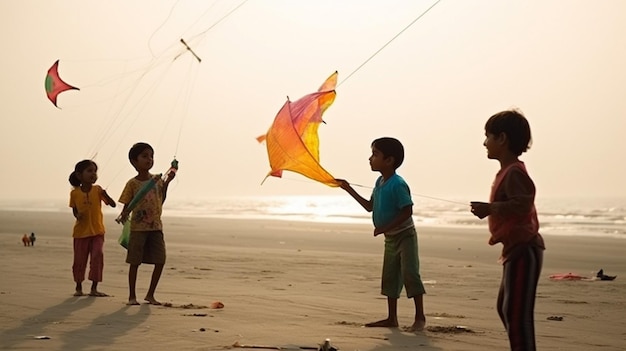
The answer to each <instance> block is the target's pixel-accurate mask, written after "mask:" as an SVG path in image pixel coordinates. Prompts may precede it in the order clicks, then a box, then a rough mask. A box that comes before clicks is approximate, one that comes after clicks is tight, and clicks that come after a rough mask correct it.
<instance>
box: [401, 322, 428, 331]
mask: <svg viewBox="0 0 626 351" xmlns="http://www.w3.org/2000/svg"><path fill="white" fill-rule="evenodd" d="M425 326H426V321H415V323H413V325H412V326H410V327H406V328H404V331H407V332H410V333H411V332H418V331H422V330H424V327H425Z"/></svg>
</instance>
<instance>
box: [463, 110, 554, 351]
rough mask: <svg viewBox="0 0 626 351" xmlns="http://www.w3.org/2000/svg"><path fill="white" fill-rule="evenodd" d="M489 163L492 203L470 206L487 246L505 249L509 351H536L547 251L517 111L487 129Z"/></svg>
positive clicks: (494, 119) (503, 291)
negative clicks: (481, 222) (494, 169)
mask: <svg viewBox="0 0 626 351" xmlns="http://www.w3.org/2000/svg"><path fill="white" fill-rule="evenodd" d="M485 136H486V138H485V141H484V143H483V145H484V146H485V147H486V148H487V157H488V158H490V159H493V160H498V161H499V162H500V170H499V171H498V173H497V174H496V178H495V180H494V182H493V185H492V186H491V195H490V198H489V202H471V204H470V205H471V211H472V213H473V214H474V215H475V216H476V217H478V218H480V219H483V218H485V217H487V216H489V218H488V222H489V231H490V232H491V238H490V239H489V245H495V244H497V243H502V245H503V247H502V254H501V256H500V262H501V263H502V264H503V266H504V269H503V273H502V281H501V283H500V291H499V293H498V300H497V308H498V314H499V315H500V319H501V320H502V323H503V324H504V327H505V328H506V331H507V334H508V337H509V343H510V346H511V350H515V351H517V350H519V351H522V350H524V351H532V350H535V349H536V346H535V326H534V317H533V315H534V309H535V295H536V291H537V282H538V280H539V275H540V273H541V265H542V261H543V250H545V245H544V242H543V238H542V237H541V235H540V234H539V221H538V220H537V211H536V210H535V184H534V183H533V181H532V179H530V176H529V175H528V172H527V171H526V166H525V165H524V162H522V161H520V160H519V156H520V155H521V154H522V153H523V152H526V151H527V150H528V149H529V147H530V144H531V133H530V126H529V124H528V121H527V120H526V118H525V117H524V115H522V114H521V113H520V112H519V111H516V110H509V111H502V112H499V113H496V114H495V115H493V116H491V117H490V118H489V119H488V120H487V123H486V124H485Z"/></svg>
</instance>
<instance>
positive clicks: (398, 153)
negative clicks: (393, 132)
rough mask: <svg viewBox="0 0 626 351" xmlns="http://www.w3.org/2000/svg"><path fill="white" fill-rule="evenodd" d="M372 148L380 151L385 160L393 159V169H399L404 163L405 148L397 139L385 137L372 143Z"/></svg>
mask: <svg viewBox="0 0 626 351" xmlns="http://www.w3.org/2000/svg"><path fill="white" fill-rule="evenodd" d="M372 146H373V147H375V148H377V149H378V150H380V152H382V153H383V155H384V156H385V158H387V157H393V168H394V169H397V168H398V167H400V166H401V165H402V162H403V161H404V147H403V146H402V143H401V142H400V141H399V140H398V139H395V138H389V137H383V138H378V139H376V140H374V141H373V142H372Z"/></svg>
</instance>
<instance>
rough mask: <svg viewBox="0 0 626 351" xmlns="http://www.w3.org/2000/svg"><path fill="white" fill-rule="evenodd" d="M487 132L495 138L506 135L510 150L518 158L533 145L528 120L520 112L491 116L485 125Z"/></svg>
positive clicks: (514, 111) (509, 111)
mask: <svg viewBox="0 0 626 351" xmlns="http://www.w3.org/2000/svg"><path fill="white" fill-rule="evenodd" d="M485 132H487V133H491V134H493V135H495V136H498V135H500V133H504V134H505V135H506V138H507V140H508V141H509V150H510V151H511V152H512V153H514V154H515V155H517V156H519V155H521V154H522V153H523V152H526V151H527V150H528V149H530V145H531V144H532V137H531V135H530V125H529V124H528V120H527V119H526V117H524V115H523V114H522V113H521V112H520V111H518V110H507V111H502V112H498V113H496V114H495V115H493V116H491V117H490V118H489V119H488V120H487V123H485Z"/></svg>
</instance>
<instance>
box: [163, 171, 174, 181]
mask: <svg viewBox="0 0 626 351" xmlns="http://www.w3.org/2000/svg"><path fill="white" fill-rule="evenodd" d="M165 176H166V178H165V184H169V182H171V181H172V180H173V179H174V178H176V172H167V173H166V174H165Z"/></svg>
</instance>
